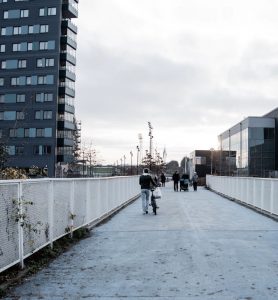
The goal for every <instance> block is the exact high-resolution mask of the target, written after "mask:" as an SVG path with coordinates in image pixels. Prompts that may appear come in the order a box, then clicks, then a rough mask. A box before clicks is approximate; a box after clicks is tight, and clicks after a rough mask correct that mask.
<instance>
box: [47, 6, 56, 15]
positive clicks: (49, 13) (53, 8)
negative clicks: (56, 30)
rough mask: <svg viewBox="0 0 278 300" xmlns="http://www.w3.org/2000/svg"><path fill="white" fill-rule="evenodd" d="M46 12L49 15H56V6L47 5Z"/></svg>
mask: <svg viewBox="0 0 278 300" xmlns="http://www.w3.org/2000/svg"><path fill="white" fill-rule="evenodd" d="M47 14H48V15H49V16H55V15H56V7H49V8H48V10H47Z"/></svg>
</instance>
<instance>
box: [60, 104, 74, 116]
mask: <svg viewBox="0 0 278 300" xmlns="http://www.w3.org/2000/svg"><path fill="white" fill-rule="evenodd" d="M58 111H59V113H63V112H69V113H71V114H74V112H75V108H74V106H70V105H67V104H58Z"/></svg>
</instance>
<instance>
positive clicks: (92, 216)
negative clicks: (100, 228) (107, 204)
mask: <svg viewBox="0 0 278 300" xmlns="http://www.w3.org/2000/svg"><path fill="white" fill-rule="evenodd" d="M89 203H90V204H89V217H88V219H89V220H90V222H93V221H95V220H96V219H98V218H100V217H101V195H100V179H93V180H91V181H90V184H89Z"/></svg>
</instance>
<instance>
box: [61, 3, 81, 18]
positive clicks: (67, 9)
mask: <svg viewBox="0 0 278 300" xmlns="http://www.w3.org/2000/svg"><path fill="white" fill-rule="evenodd" d="M62 14H63V18H70V19H71V18H77V17H78V6H77V2H76V1H74V0H63V5H62Z"/></svg>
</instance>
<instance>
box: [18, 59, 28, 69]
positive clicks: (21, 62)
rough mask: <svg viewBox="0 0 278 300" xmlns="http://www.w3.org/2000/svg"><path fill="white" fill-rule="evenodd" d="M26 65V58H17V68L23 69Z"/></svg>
mask: <svg viewBox="0 0 278 300" xmlns="http://www.w3.org/2000/svg"><path fill="white" fill-rule="evenodd" d="M26 65H27V61H26V59H19V60H18V68H19V69H24V68H26Z"/></svg>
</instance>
